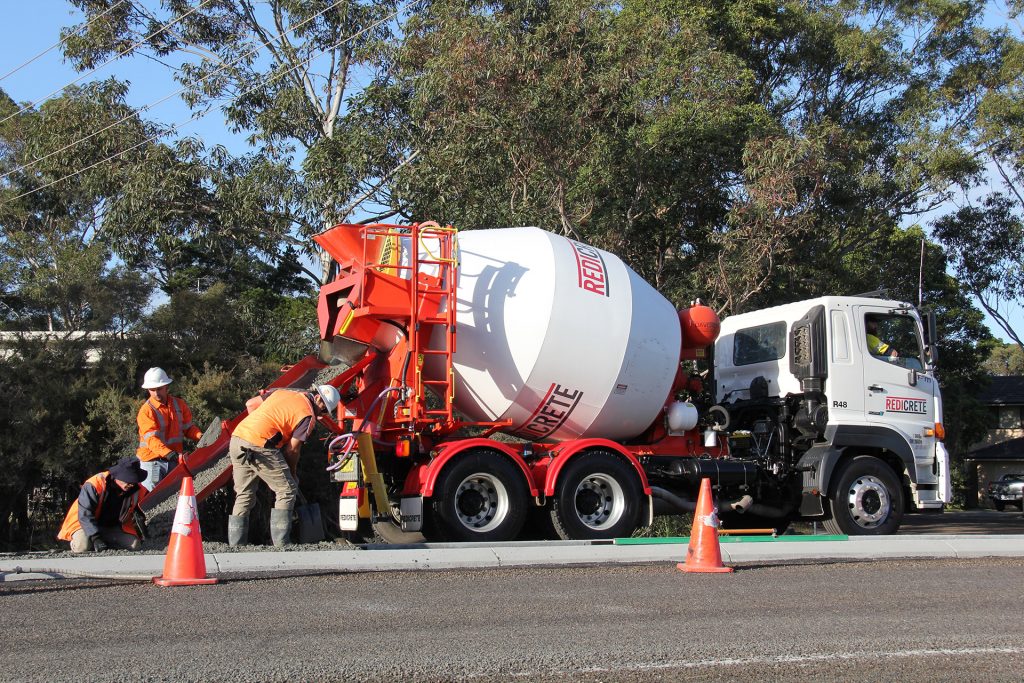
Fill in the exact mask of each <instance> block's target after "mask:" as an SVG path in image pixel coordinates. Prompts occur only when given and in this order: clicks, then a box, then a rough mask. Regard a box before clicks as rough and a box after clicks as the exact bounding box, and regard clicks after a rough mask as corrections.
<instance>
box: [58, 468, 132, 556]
mask: <svg viewBox="0 0 1024 683" xmlns="http://www.w3.org/2000/svg"><path fill="white" fill-rule="evenodd" d="M145 478H146V473H145V471H143V469H142V467H141V466H139V463H138V461H137V460H135V459H134V458H125V459H123V460H121V461H120V462H119V463H117V464H116V465H114V466H113V467H111V468H110V470H109V471H106V472H100V473H99V474H95V475H93V476H91V477H89V479H87V480H86V482H85V483H84V484H83V485H82V490H81V492H80V493H79V494H78V500H76V501H75V502H74V503H72V504H71V509H69V510H68V514H67V516H66V517H65V518H64V524H63V526H61V529H60V533H58V534H57V538H58V539H60V540H62V541H71V552H74V553H84V552H86V551H87V550H90V549H91V550H95V551H96V552H102V551H104V550H106V549H107V548H108V547H109V548H117V549H119V550H138V549H139V548H140V547H141V546H142V541H141V539H140V538H139V532H138V530H137V529H136V527H135V521H134V516H135V512H136V511H137V510H138V506H139V501H140V500H141V499H142V497H143V496H144V495H145V493H144V491H145V489H143V488H141V487H140V486H139V484H141V483H142V481H143V480H144V479H145Z"/></svg>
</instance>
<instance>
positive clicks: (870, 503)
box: [847, 475, 892, 529]
mask: <svg viewBox="0 0 1024 683" xmlns="http://www.w3.org/2000/svg"><path fill="white" fill-rule="evenodd" d="M847 502H848V504H849V506H850V518H851V519H853V521H854V523H855V524H857V526H859V527H862V528H864V529H870V528H873V527H876V526H878V525H879V524H881V523H882V522H884V521H885V520H886V519H887V518H888V517H889V511H890V510H891V509H892V498H890V496H889V489H888V488H887V487H886V486H885V484H884V483H883V482H882V480H881V479H878V478H877V477H873V476H870V475H865V476H863V477H857V478H856V479H854V480H853V481H852V482H851V483H850V487H849V489H848V491H847Z"/></svg>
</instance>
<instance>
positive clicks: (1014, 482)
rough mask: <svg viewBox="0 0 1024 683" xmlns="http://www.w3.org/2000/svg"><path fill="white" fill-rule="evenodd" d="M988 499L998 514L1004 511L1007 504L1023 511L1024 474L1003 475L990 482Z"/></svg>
mask: <svg viewBox="0 0 1024 683" xmlns="http://www.w3.org/2000/svg"><path fill="white" fill-rule="evenodd" d="M988 497H989V500H991V501H992V505H994V506H995V508H996V510H999V511H1000V512H1002V511H1003V510H1005V509H1006V504H1007V503H1009V504H1011V505H1016V506H1017V507H1019V508H1020V509H1021V511H1024V474H1004V475H1003V476H1001V477H999V478H998V479H996V480H995V481H993V482H990V483H989V485H988Z"/></svg>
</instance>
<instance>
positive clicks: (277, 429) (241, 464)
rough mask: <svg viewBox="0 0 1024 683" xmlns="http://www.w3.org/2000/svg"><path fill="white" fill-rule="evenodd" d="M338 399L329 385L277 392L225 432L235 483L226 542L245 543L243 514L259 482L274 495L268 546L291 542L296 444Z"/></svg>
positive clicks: (298, 447)
mask: <svg viewBox="0 0 1024 683" xmlns="http://www.w3.org/2000/svg"><path fill="white" fill-rule="evenodd" d="M340 400H341V395H340V394H339V393H338V390H337V389H336V388H334V387H332V386H331V385H330V384H321V385H320V386H318V387H315V388H314V389H313V390H312V391H293V390H288V389H278V390H276V391H274V392H272V393H270V394H268V395H267V397H266V398H265V399H264V401H263V402H262V403H261V404H260V405H259V407H257V408H256V409H255V410H253V411H252V412H250V413H249V415H248V416H246V418H245V419H244V420H242V421H241V422H239V423H238V425H237V426H236V427H235V429H234V431H233V432H232V433H231V443H230V445H229V446H228V457H230V458H231V471H232V476H233V478H234V484H235V506H234V509H232V511H231V516H230V517H228V543H229V544H230V545H244V544H246V543H248V539H249V512H250V511H251V510H252V506H253V505H254V504H255V502H256V499H255V494H256V488H257V486H259V480H261V479H262V480H263V481H264V482H266V484H267V486H269V487H270V489H271V490H272V491H273V492H274V496H275V500H274V509H273V510H271V511H270V537H271V538H272V539H273V542H274V545H276V546H282V545H286V544H287V543H290V542H291V526H292V508H294V507H295V497H296V496H297V495H298V493H299V485H298V482H297V480H296V476H295V475H296V473H297V471H298V464H299V453H300V451H301V450H302V444H303V442H304V441H306V439H307V438H308V437H309V435H310V434H311V433H312V432H313V427H314V426H315V424H316V418H317V416H318V415H320V414H322V413H327V414H329V415H333V414H334V411H335V410H336V409H337V407H338V402H339V401H340Z"/></svg>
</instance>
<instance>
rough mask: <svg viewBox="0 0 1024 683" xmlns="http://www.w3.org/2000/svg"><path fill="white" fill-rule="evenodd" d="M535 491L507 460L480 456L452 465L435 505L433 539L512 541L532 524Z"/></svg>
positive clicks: (442, 478) (438, 488)
mask: <svg viewBox="0 0 1024 683" xmlns="http://www.w3.org/2000/svg"><path fill="white" fill-rule="evenodd" d="M528 498H529V491H528V490H527V488H526V482H525V481H524V480H523V474H522V472H520V471H519V468H517V467H516V466H515V465H514V464H513V463H512V462H510V461H509V460H508V459H507V458H506V457H505V456H504V455H502V454H500V453H495V452H493V451H485V452H480V451H477V452H474V453H471V454H468V455H465V456H463V457H461V458H459V459H458V460H457V461H455V462H454V463H451V464H449V465H448V466H446V467H445V469H444V470H443V471H442V472H441V476H440V477H438V480H437V485H436V486H435V487H434V496H433V497H432V498H431V499H430V506H431V513H432V514H431V516H430V519H431V526H432V529H433V530H434V531H435V533H432V534H431V536H434V535H436V536H438V537H439V538H442V539H446V540H449V541H483V542H494V541H511V540H513V539H514V538H515V537H516V536H518V535H519V531H520V529H522V528H523V522H524V520H525V519H526V506H527V502H528Z"/></svg>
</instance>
